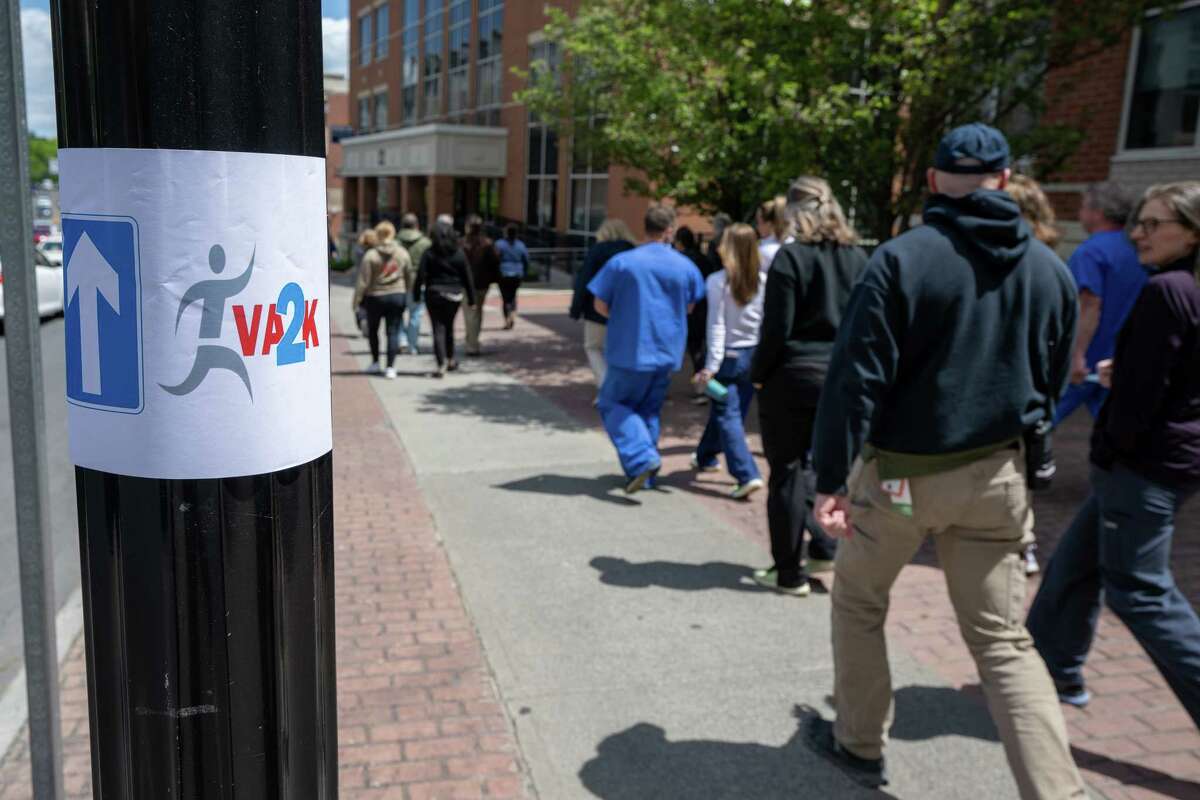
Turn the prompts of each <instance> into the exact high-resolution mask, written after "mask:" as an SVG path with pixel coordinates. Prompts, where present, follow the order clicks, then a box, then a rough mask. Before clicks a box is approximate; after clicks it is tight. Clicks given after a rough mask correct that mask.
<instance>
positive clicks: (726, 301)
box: [692, 223, 767, 500]
mask: <svg viewBox="0 0 1200 800" xmlns="http://www.w3.org/2000/svg"><path fill="white" fill-rule="evenodd" d="M721 250H722V253H721V260H722V261H723V262H724V263H725V265H726V266H725V269H723V270H721V271H720V272H714V273H713V274H712V275H710V276H709V277H708V279H707V280H706V281H705V289H706V292H707V295H708V342H707V344H708V347H707V356H706V359H707V360H706V361H705V364H704V366H703V367H702V368H701V369H700V370H699V371H698V372H696V374H695V376H694V377H693V378H692V382H693V383H695V384H696V385H697V386H699V387H701V388H703V387H705V386H706V385H708V384H709V381H716V382H717V383H719V384H720V385H721V386H722V387H724V394H723V396H721V397H719V398H718V397H713V398H710V401H711V404H710V406H709V413H708V424H707V425H705V426H704V434H703V435H702V436H701V437H700V443H699V444H698V445H696V452H695V453H694V454H693V455H692V467H693V469H698V470H715V469H717V468H718V464H717V455H718V454H720V453H724V454H725V466H726V468H727V469H728V470H729V474H730V475H732V476H733V480H734V487H733V491H731V492H730V495H729V496H730V497H732V498H734V499H735V500H744V499H746V498H748V497H749V496H750V495H752V494H754V493H755V492H757V491H758V490H759V489H761V488H762V487H763V480H762V477H761V476H760V475H759V473H758V465H757V464H755V463H754V456H753V455H751V453H750V446H749V445H748V444H746V429H745V425H744V421H745V419H746V413H747V412H748V411H749V410H750V402H751V401H752V400H753V399H754V387H753V386H752V385H751V383H750V361H751V359H753V358H754V348H755V346H756V345H757V344H758V330H759V326H760V325H761V324H762V308H763V292H764V291H766V287H767V271H766V270H765V269H763V268H762V266H761V262H760V261H759V260H758V235H757V234H756V233H755V232H754V229H753V228H751V227H750V226H749V225H745V224H742V223H738V224H737V225H733V226H730V227H729V228H728V229H727V230H726V231H725V237H724V239H723V240H722V241H721Z"/></svg>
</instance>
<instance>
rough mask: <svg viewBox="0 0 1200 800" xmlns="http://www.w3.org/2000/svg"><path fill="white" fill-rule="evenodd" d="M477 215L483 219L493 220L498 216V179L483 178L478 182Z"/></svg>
mask: <svg viewBox="0 0 1200 800" xmlns="http://www.w3.org/2000/svg"><path fill="white" fill-rule="evenodd" d="M477 207H478V208H479V215H480V216H481V217H483V218H484V219H495V218H496V217H497V216H498V215H499V214H500V179H499V178H483V179H482V180H480V181H479V204H478V206H477Z"/></svg>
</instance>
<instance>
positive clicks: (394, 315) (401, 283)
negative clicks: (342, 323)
mask: <svg viewBox="0 0 1200 800" xmlns="http://www.w3.org/2000/svg"><path fill="white" fill-rule="evenodd" d="M375 240H376V243H375V246H374V247H373V248H371V249H369V250H367V252H366V255H364V256H363V259H362V263H361V264H360V265H359V267H358V279H357V280H356V281H355V282H354V308H355V309H356V310H357V309H359V308H360V307H361V308H362V309H363V310H365V311H366V313H367V328H366V336H367V342H368V344H369V345H370V347H371V365H370V366H369V367H367V372H369V373H372V374H378V373H379V372H380V368H379V322H380V320H382V321H383V323H384V328H385V330H386V332H387V368H386V371H385V372H384V374H385V375H386V376H387V377H388V378H389V379H390V378H395V377H396V367H395V365H396V353H397V351H398V350H399V349H400V329H401V328H402V327H403V325H404V309H405V307H406V306H407V305H408V282H409V278H410V276H411V275H412V262H411V261H409V259H408V251H406V250H405V249H404V248H403V247H402V246H401V245H400V244H399V243H398V242H397V241H396V228H395V227H394V226H393V225H392V223H390V222H388V221H387V220H384V221H383V222H381V223H379V224H378V225H376V226H375Z"/></svg>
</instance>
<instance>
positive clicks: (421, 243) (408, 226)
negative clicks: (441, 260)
mask: <svg viewBox="0 0 1200 800" xmlns="http://www.w3.org/2000/svg"><path fill="white" fill-rule="evenodd" d="M397 238H398V239H399V241H400V244H401V245H402V246H403V247H404V249H405V250H406V251H408V260H409V262H410V263H411V264H412V267H413V277H412V279H411V280H410V281H409V283H408V285H409V293H408V323H407V324H406V325H405V326H404V338H405V339H407V340H408V352H410V353H412V354H413V355H417V354H418V353H420V352H421V350H420V347H418V339H419V338H420V336H421V317H423V316H424V315H425V304H424V303H423V302H421V301H420V300H418V299H417V297H416V295H415V294H414V293H413V289H414V288H415V287H416V270H417V268H418V267H420V266H421V260H422V259H423V258H424V257H425V252H426V251H427V250H428V249H429V247H430V245H431V244H432V243H431V242H430V241H429V237H428V236H425V235H424V234H422V233H421V224H420V222H419V221H418V220H417V215H416V214H405V215H404V216H403V217H401V218H400V233H399V234H398V235H397Z"/></svg>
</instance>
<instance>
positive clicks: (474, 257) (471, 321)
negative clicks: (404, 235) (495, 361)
mask: <svg viewBox="0 0 1200 800" xmlns="http://www.w3.org/2000/svg"><path fill="white" fill-rule="evenodd" d="M463 250H464V251H465V252H466V254H467V263H468V264H470V265H471V278H472V280H474V282H475V300H476V302H475V303H472V304H471V305H468V306H466V307H465V308H463V322H464V323H466V328H467V355H468V356H479V355H482V354H483V351H482V350H481V349H480V347H479V333H480V331H481V330H482V329H483V305H484V303H486V302H487V295H488V290H489V289H491V288H492V284H493V283H496V282H497V281H498V280H500V256H499V254H498V253H497V252H496V246H495V243H494V242H493V241H492V240H491V238H490V237H489V236H487V234H485V233H484V232H483V218H482V217H480V216H479V215H478V214H472V215H471V216H469V217H467V235H466V238H465V240H464V242H463Z"/></svg>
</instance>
